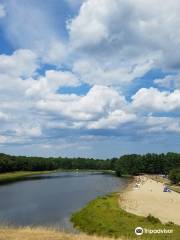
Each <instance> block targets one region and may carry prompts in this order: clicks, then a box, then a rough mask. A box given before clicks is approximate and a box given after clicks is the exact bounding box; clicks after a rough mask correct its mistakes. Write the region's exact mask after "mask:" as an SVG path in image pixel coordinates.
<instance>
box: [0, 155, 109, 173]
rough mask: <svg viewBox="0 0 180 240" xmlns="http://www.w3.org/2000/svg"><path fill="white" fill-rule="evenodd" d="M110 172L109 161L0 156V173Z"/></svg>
mask: <svg viewBox="0 0 180 240" xmlns="http://www.w3.org/2000/svg"><path fill="white" fill-rule="evenodd" d="M60 168H61V169H69V170H70V169H89V170H110V169H112V166H111V161H110V160H106V161H104V160H98V159H97V160H95V159H92V158H90V159H88V158H62V157H58V158H42V157H25V156H10V155H6V154H3V153H1V154H0V173H5V172H14V171H47V170H55V169H60Z"/></svg>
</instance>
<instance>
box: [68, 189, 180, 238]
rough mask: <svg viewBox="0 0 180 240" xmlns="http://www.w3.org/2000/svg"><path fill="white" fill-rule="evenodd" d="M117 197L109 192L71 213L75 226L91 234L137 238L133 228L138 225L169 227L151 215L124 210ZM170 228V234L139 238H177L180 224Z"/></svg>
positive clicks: (144, 226) (179, 232)
mask: <svg viewBox="0 0 180 240" xmlns="http://www.w3.org/2000/svg"><path fill="white" fill-rule="evenodd" d="M118 197H119V196H118V194H111V195H108V196H105V197H99V198H97V199H95V200H93V201H91V202H90V203H89V204H88V205H87V206H86V207H85V208H83V209H82V210H80V211H79V212H77V213H75V214H73V216H72V218H71V221H72V222H73V224H74V226H75V227H77V228H79V229H80V230H82V231H84V232H86V233H88V234H91V235H94V234H96V235H99V236H110V237H125V238H126V237H127V239H137V238H136V235H135V233H134V230H135V228H136V227H138V226H141V227H142V228H146V229H164V228H166V229H169V228H168V226H166V225H164V224H162V223H161V222H160V221H159V219H157V218H155V217H153V216H148V217H140V216H137V215H134V214H131V213H128V212H126V211H124V210H123V209H121V208H120V206H119V204H118ZM170 229H173V230H174V233H173V234H172V236H167V235H166V236H165V235H164V234H158V235H154V234H149V235H148V234H146V235H145V234H144V235H142V236H140V237H139V238H141V239H146V240H148V239H156V240H158V239H173V240H176V239H177V240H178V239H179V234H180V226H177V225H171V226H170Z"/></svg>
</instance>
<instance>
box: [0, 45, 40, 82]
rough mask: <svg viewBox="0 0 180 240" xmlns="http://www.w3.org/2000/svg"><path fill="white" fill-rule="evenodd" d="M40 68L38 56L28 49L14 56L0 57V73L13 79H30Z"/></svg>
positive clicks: (3, 55) (17, 52) (19, 51)
mask: <svg viewBox="0 0 180 240" xmlns="http://www.w3.org/2000/svg"><path fill="white" fill-rule="evenodd" d="M37 67H38V60H37V56H36V54H35V53H34V52H32V51H31V50H28V49H20V50H17V51H15V52H14V53H13V54H12V55H5V54H2V55H0V73H1V74H7V75H9V76H11V77H29V76H31V75H33V73H34V72H35V70H36V69H37Z"/></svg>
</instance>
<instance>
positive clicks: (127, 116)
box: [88, 110, 136, 129]
mask: <svg viewBox="0 0 180 240" xmlns="http://www.w3.org/2000/svg"><path fill="white" fill-rule="evenodd" d="M135 120H136V115H135V114H132V113H126V112H125V111H122V110H115V111H113V112H111V113H110V114H109V115H108V116H107V117H103V118H101V119H99V120H97V121H95V122H92V123H90V124H89V125H88V127H89V128H90V129H116V128H118V127H119V126H121V125H122V124H125V123H129V122H133V121H135Z"/></svg>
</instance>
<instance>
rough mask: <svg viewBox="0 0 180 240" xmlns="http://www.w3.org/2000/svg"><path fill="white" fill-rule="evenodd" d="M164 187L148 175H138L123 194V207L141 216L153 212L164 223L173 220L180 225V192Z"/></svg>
mask: <svg viewBox="0 0 180 240" xmlns="http://www.w3.org/2000/svg"><path fill="white" fill-rule="evenodd" d="M163 189H164V184H163V183H160V182H156V181H154V180H152V179H151V178H150V177H148V176H139V177H136V178H135V180H134V182H133V183H132V184H131V186H129V187H128V188H127V190H126V191H125V192H124V193H123V194H122V195H121V207H122V208H123V209H125V210H126V211H127V212H130V213H134V214H136V215H139V216H148V215H149V214H151V215H153V216H154V217H157V218H159V219H160V220H161V221H162V222H163V223H167V222H169V221H172V222H174V223H176V224H178V225H180V194H179V193H176V192H174V191H171V192H163Z"/></svg>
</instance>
